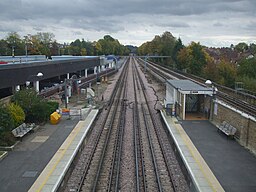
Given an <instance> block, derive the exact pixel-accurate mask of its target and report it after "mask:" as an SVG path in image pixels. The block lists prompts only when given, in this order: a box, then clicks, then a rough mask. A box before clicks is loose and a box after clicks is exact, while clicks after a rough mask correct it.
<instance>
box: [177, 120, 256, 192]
mask: <svg viewBox="0 0 256 192" xmlns="http://www.w3.org/2000/svg"><path fill="white" fill-rule="evenodd" d="M180 123H181V125H182V127H183V129H184V130H185V131H186V133H187V135H188V136H189V137H190V139H191V140H192V142H193V143H194V145H195V146H196V148H197V149H198V151H199V152H200V154H201V155H202V157H203V158H204V159H205V161H206V162H207V164H208V166H209V167H210V168H211V170H212V172H213V173H214V175H215V176H216V178H217V179H218V180H219V182H220V184H221V185H222V187H223V188H224V190H225V191H231V192H241V191H245V192H255V191H256V157H255V156H254V155H253V154H252V153H250V152H249V151H248V150H247V149H245V148H244V147H242V146H241V145H239V143H237V142H236V140H234V139H228V138H227V136H226V135H225V134H224V133H222V132H218V131H217V128H216V127H215V126H214V125H213V124H212V123H211V122H209V121H195V120H193V121H180Z"/></svg>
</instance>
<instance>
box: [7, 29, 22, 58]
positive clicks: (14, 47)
mask: <svg viewBox="0 0 256 192" xmlns="http://www.w3.org/2000/svg"><path fill="white" fill-rule="evenodd" d="M6 43H7V45H8V55H13V56H15V55H23V54H24V48H25V46H24V44H23V42H22V40H21V38H20V36H19V34H18V33H17V32H12V33H9V34H8V36H7V37H6Z"/></svg>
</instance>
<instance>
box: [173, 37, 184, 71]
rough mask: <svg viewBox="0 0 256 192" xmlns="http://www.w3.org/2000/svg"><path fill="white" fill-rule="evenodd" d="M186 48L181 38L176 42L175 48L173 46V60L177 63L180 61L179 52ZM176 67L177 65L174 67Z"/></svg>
mask: <svg viewBox="0 0 256 192" xmlns="http://www.w3.org/2000/svg"><path fill="white" fill-rule="evenodd" d="M183 48H184V45H183V44H182V41H181V39H180V38H178V40H177V41H176V42H175V45H174V48H173V53H172V58H173V61H174V62H175V65H177V63H178V53H179V51H180V50H181V49H183ZM174 68H176V67H174Z"/></svg>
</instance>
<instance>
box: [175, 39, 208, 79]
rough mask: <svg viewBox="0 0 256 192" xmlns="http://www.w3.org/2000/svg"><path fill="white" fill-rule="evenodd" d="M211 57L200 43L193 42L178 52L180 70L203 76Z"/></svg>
mask: <svg viewBox="0 0 256 192" xmlns="http://www.w3.org/2000/svg"><path fill="white" fill-rule="evenodd" d="M207 58H210V57H209V55H208V54H207V53H206V52H205V51H204V49H203V47H202V46H201V45H200V43H195V42H192V43H191V44H190V45H189V46H188V47H184V48H183V49H181V50H180V51H179V52H178V56H177V61H178V65H177V68H178V69H187V72H189V73H192V74H194V75H199V76H200V75H201V76H202V75H203V68H204V67H205V65H206V64H207Z"/></svg>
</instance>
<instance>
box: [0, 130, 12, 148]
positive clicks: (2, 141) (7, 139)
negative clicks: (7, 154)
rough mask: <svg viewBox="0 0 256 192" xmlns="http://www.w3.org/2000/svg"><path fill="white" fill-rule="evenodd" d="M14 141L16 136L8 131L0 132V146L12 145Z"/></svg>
mask: <svg viewBox="0 0 256 192" xmlns="http://www.w3.org/2000/svg"><path fill="white" fill-rule="evenodd" d="M15 142H16V138H15V137H14V136H13V134H12V133H11V132H10V131H9V132H0V146H12V145H13V144H14V143H15Z"/></svg>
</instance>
